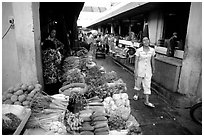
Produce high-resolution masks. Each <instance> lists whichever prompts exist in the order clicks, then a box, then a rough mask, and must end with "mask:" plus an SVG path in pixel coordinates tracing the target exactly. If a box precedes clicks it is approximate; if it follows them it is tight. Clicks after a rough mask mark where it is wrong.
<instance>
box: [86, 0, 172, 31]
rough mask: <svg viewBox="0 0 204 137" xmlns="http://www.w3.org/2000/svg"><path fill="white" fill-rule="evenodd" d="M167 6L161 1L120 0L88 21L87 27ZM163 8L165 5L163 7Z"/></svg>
mask: <svg viewBox="0 0 204 137" xmlns="http://www.w3.org/2000/svg"><path fill="white" fill-rule="evenodd" d="M162 5H165V6H168V4H164V3H161V2H121V3H120V4H118V5H117V6H115V7H113V8H112V9H110V10H108V11H105V12H104V14H103V15H101V16H100V17H99V18H98V19H96V20H95V21H93V22H92V23H90V25H89V26H87V27H90V28H91V27H93V28H94V27H97V26H99V25H102V24H106V23H110V22H114V21H117V20H120V19H124V18H128V17H130V18H131V17H134V16H136V15H139V14H144V13H146V12H148V11H151V10H152V9H155V8H158V7H160V8H161V7H163V6H162ZM164 8H165V7H164Z"/></svg>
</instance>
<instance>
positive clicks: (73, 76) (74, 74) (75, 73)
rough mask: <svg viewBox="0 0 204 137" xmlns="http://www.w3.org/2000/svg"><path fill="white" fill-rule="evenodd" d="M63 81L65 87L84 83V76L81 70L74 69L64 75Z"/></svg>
mask: <svg viewBox="0 0 204 137" xmlns="http://www.w3.org/2000/svg"><path fill="white" fill-rule="evenodd" d="M63 81H64V82H63V86H65V85H69V84H71V83H84V76H83V74H82V73H81V71H80V69H78V68H74V69H71V70H68V71H67V72H65V73H64V75H63Z"/></svg>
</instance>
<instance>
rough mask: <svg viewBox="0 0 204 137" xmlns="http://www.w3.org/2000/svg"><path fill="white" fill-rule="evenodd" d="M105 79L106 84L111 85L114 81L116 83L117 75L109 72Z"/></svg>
mask: <svg viewBox="0 0 204 137" xmlns="http://www.w3.org/2000/svg"><path fill="white" fill-rule="evenodd" d="M105 79H106V82H108V83H112V82H114V81H117V80H118V76H117V73H116V72H115V71H110V72H108V73H106V74H105Z"/></svg>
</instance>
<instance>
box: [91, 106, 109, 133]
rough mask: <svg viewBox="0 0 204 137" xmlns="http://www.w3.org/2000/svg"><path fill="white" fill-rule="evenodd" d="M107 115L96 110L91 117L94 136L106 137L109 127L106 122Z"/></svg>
mask: <svg viewBox="0 0 204 137" xmlns="http://www.w3.org/2000/svg"><path fill="white" fill-rule="evenodd" d="M106 116H107V114H106V113H104V112H103V111H101V110H96V111H95V112H94V113H93V115H92V116H91V118H92V121H93V125H94V134H95V135H108V134H109V126H108V120H107V117H106Z"/></svg>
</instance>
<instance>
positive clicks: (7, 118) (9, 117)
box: [2, 113, 21, 135]
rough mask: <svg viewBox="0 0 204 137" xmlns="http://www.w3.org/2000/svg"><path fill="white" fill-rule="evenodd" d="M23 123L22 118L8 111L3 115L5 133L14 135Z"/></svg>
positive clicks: (3, 131)
mask: <svg viewBox="0 0 204 137" xmlns="http://www.w3.org/2000/svg"><path fill="white" fill-rule="evenodd" d="M20 123H21V119H20V118H18V117H17V116H16V115H15V114H13V113H6V114H3V116H2V133H3V135H12V134H13V133H14V132H15V130H16V129H17V128H18V126H19V125H20Z"/></svg>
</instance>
